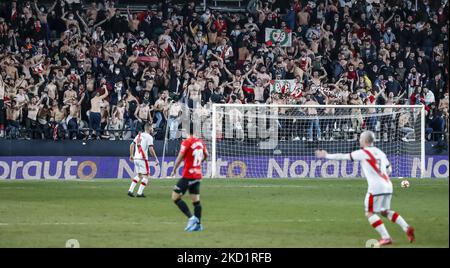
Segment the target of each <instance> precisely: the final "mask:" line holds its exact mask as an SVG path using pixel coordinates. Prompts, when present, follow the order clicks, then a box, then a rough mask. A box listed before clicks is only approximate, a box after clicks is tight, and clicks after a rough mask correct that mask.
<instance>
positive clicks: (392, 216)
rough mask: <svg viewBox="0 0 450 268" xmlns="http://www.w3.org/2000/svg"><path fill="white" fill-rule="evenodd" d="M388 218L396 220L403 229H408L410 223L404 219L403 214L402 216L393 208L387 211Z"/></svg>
mask: <svg viewBox="0 0 450 268" xmlns="http://www.w3.org/2000/svg"><path fill="white" fill-rule="evenodd" d="M387 218H388V219H389V220H390V221H392V222H394V223H397V224H398V225H399V226H400V227H401V228H402V229H403V231H405V232H406V231H407V230H408V227H409V225H408V223H406V221H405V220H404V219H403V217H402V216H400V215H399V214H398V213H397V212H395V211H393V210H389V211H388V213H387Z"/></svg>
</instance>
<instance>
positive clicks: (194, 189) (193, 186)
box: [173, 178, 200, 195]
mask: <svg viewBox="0 0 450 268" xmlns="http://www.w3.org/2000/svg"><path fill="white" fill-rule="evenodd" d="M187 190H189V193H190V194H200V180H195V179H185V178H181V179H179V180H178V182H177V185H175V187H173V191H174V192H175V193H178V194H182V195H184V194H185V193H186V191H187Z"/></svg>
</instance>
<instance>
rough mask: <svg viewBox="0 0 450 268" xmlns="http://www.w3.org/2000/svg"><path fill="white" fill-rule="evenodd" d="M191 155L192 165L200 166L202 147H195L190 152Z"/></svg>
mask: <svg viewBox="0 0 450 268" xmlns="http://www.w3.org/2000/svg"><path fill="white" fill-rule="evenodd" d="M192 156H193V157H194V164H193V166H194V167H198V166H200V164H201V163H202V161H203V149H195V150H194V151H193V152H192Z"/></svg>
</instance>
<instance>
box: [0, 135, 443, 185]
mask: <svg viewBox="0 0 450 268" xmlns="http://www.w3.org/2000/svg"><path fill="white" fill-rule="evenodd" d="M298 144H299V143H296V145H295V146H298ZM178 147H179V142H177V141H173V142H170V143H169V144H168V148H166V153H167V154H166V157H165V158H164V159H162V158H160V159H159V161H160V162H161V165H160V166H155V165H154V163H152V162H151V163H150V172H151V174H152V177H155V178H165V177H167V176H168V174H170V172H171V171H172V169H173V165H174V160H175V155H176V153H177V151H178ZM128 148H129V141H92V142H88V143H87V144H86V145H82V142H81V141H63V142H52V141H20V142H19V141H0V179H12V180H14V179H19V180H22V179H26V180H39V179H59V180H68V179H81V180H90V179H94V178H96V179H111V178H112V179H115V178H117V179H127V178H130V177H131V176H132V175H133V164H132V163H131V162H130V161H129V160H128V154H129V152H128V150H129V149H128ZM162 148H163V142H162V141H156V142H155V150H156V151H157V154H158V155H162ZM427 148H428V149H427V152H428V155H427V158H426V159H427V163H426V172H425V176H426V177H430V178H444V177H448V176H449V157H448V151H445V152H437V151H435V150H434V149H432V147H431V144H428V146H427ZM296 151H297V150H296ZM307 151H310V150H307ZM297 152H299V151H297ZM430 153H432V154H430ZM439 153H440V154H439ZM394 157H396V158H397V159H396V160H395V161H397V162H399V163H401V162H402V161H404V160H405V161H406V158H407V157H409V156H394ZM403 158H404V159H403ZM218 165H219V166H220V175H219V176H218V177H227V176H228V177H261V175H262V174H264V175H266V177H273V178H282V177H300V178H315V177H325V178H327V177H328V178H336V177H345V178H349V177H357V176H359V175H360V167H359V163H358V162H350V161H348V162H347V161H333V160H313V159H312V158H311V157H310V156H293V155H281V156H280V155H278V156H275V155H271V156H269V155H268V156H251V155H248V156H245V157H239V158H236V157H232V156H229V157H226V158H221V159H219V160H218ZM181 168H182V167H180V169H179V170H178V171H177V172H178V174H181ZM204 171H205V173H206V176H205V177H208V176H209V174H210V173H211V170H210V163H206V164H205V167H204ZM418 175H419V159H418V158H414V159H413V161H412V165H411V166H410V167H408V168H407V169H405V168H403V169H400V170H398V171H395V170H394V174H393V177H411V176H413V177H414V176H418Z"/></svg>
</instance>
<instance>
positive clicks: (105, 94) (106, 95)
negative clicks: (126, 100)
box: [100, 86, 109, 100]
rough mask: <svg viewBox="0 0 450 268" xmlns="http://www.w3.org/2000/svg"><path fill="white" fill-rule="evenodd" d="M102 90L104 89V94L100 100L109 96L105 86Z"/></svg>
mask: <svg viewBox="0 0 450 268" xmlns="http://www.w3.org/2000/svg"><path fill="white" fill-rule="evenodd" d="M104 88H105V93H104V94H103V95H101V96H100V98H101V99H102V100H103V99H105V98H106V97H108V95H109V92H108V88H107V87H106V86H104Z"/></svg>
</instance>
